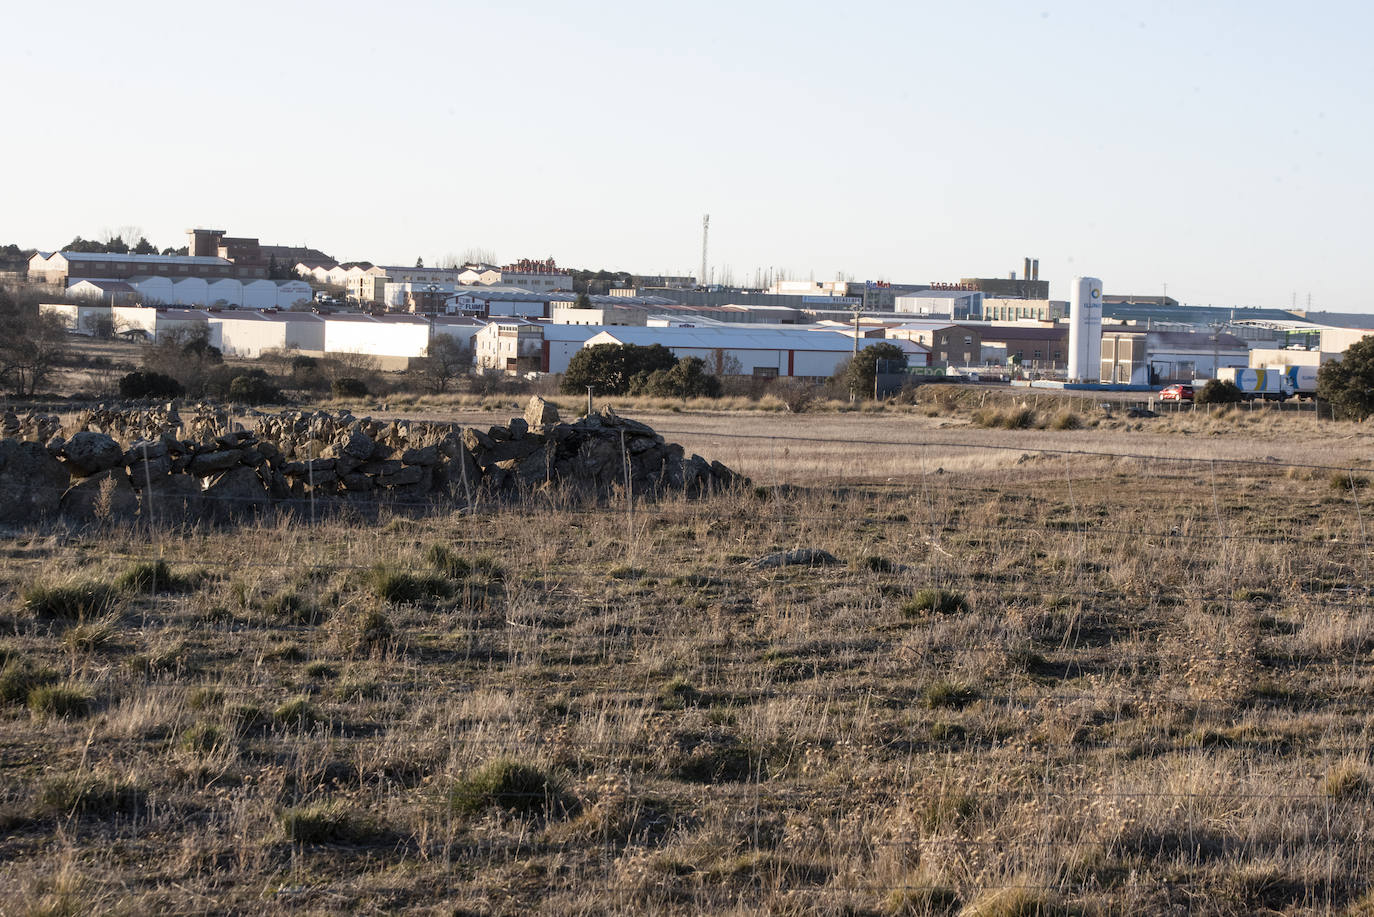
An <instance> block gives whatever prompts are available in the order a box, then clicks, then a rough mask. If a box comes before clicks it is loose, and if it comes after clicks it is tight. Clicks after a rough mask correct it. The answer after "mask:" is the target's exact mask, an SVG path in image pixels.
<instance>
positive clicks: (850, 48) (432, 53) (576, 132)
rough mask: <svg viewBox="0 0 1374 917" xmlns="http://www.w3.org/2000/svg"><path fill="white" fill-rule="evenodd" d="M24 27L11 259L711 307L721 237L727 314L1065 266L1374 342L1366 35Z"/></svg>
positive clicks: (643, 9)
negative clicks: (689, 300)
mask: <svg viewBox="0 0 1374 917" xmlns="http://www.w3.org/2000/svg"><path fill="white" fill-rule="evenodd" d="M5 26H6V31H7V32H9V34H10V36H11V38H10V40H9V41H8V42H6V45H7V47H6V51H5V53H4V54H0V85H4V86H6V87H8V88H9V89H10V98H11V100H12V106H13V107H12V109H11V114H10V117H8V118H6V119H5V122H4V126H3V127H0V141H3V142H0V165H3V166H4V170H5V173H6V175H7V177H6V179H5V180H4V181H3V182H0V244H4V243H7V242H16V243H18V244H19V245H21V246H25V247H35V248H40V249H45V250H47V249H54V248H58V247H61V246H62V245H63V244H65V243H66V242H67V241H68V240H70V239H71V238H72V237H73V236H76V235H82V236H85V237H87V238H100V237H101V236H102V235H103V234H104V233H107V232H111V231H113V230H117V229H119V228H121V227H130V226H132V227H138V228H140V229H142V230H143V231H144V232H146V234H147V236H148V238H149V239H150V240H152V241H153V242H154V243H155V244H157V245H158V246H159V247H162V246H169V245H177V246H179V245H183V244H185V230H186V229H187V228H189V227H192V226H211V227H214V228H218V229H224V230H226V231H228V232H229V233H230V234H231V235H245V236H254V237H257V238H258V239H260V240H261V241H262V242H263V243H270V244H307V245H310V246H313V247H315V248H319V249H322V250H324V251H326V252H328V253H330V254H331V255H333V256H334V257H336V258H339V259H341V260H368V261H373V262H375V263H379V264H414V263H415V259H416V258H417V257H422V258H424V259H425V263H427V264H433V263H436V262H437V261H439V260H440V259H443V258H445V257H447V256H457V255H461V254H463V253H465V252H468V251H471V250H474V249H478V250H485V251H489V252H492V253H494V254H495V256H496V257H497V259H498V260H499V261H502V262H505V261H513V260H517V259H520V258H547V257H550V256H552V257H554V258H556V259H557V260H558V262H559V264H560V265H565V266H572V267H584V268H592V269H596V268H606V269H611V270H627V271H631V272H635V273H669V274H691V275H696V274H698V273H699V271H700V263H701V241H702V234H701V226H702V216H703V215H704V214H707V213H709V214H710V215H711V229H710V242H709V256H708V260H709V264H710V270H711V274H712V276H713V279H715V280H717V281H720V280H723V279H728V278H733V280H734V281H735V282H737V283H752V282H753V281H754V279H755V278H756V276H759V275H767V274H769V273H770V272H771V273H772V274H774V275H782V276H787V277H790V278H792V279H807V278H811V277H814V278H815V279H817V280H828V279H834V278H836V277H837V276H843V277H845V278H852V279H854V280H889V281H894V282H908V283H929V282H932V281H952V280H957V279H959V278H961V277H975V276H976V277H998V276H1002V277H1005V276H1007V274H1008V273H1009V272H1011V271H1013V270H1014V271H1017V272H1018V273H1019V272H1020V271H1021V269H1022V259H1023V258H1025V257H1035V258H1039V260H1040V270H1041V277H1042V279H1048V280H1049V281H1050V284H1051V296H1052V297H1054V298H1068V295H1069V292H1068V291H1069V283H1070V281H1071V280H1072V278H1073V277H1075V276H1078V275H1090V276H1096V277H1100V278H1102V280H1103V285H1104V288H1105V289H1106V291H1107V292H1108V293H1149V294H1158V293H1163V292H1164V291H1165V290H1166V289H1167V292H1168V295H1170V296H1172V297H1175V298H1177V299H1180V300H1182V301H1184V302H1187V303H1190V304H1196V305H1209V304H1210V305H1218V306H1267V307H1290V306H1291V305H1293V304H1294V303H1295V302H1296V304H1297V306H1298V307H1299V308H1303V307H1306V306H1307V304H1308V302H1309V297H1310V303H1311V307H1312V308H1313V309H1329V310H1339V311H1374V296H1371V294H1370V293H1369V292H1368V287H1369V285H1368V284H1367V283H1366V282H1365V281H1363V280H1362V279H1361V278H1362V274H1361V271H1362V270H1363V269H1364V267H1365V266H1366V258H1367V255H1368V253H1369V250H1370V243H1371V232H1370V230H1369V222H1368V221H1369V220H1370V219H1371V217H1372V216H1374V179H1371V175H1370V169H1369V166H1368V160H1369V151H1370V150H1371V149H1374V136H1372V135H1374V55H1371V54H1369V53H1368V43H1369V40H1370V38H1369V36H1370V35H1371V34H1374V4H1370V3H1361V2H1346V3H1338V2H1325V0H1316V2H1311V3H1306V4H1297V3H1292V2H1291V0H1289V2H1284V3H1278V2H1268V0H1248V2H1224V0H1192V2H1136V3H1120V2H1113V0H1097V2H1078V0H1074V2H1058V0H1040V2H1015V0H966V2H962V3H950V2H942V3H928V2H924V0H910V2H902V3H897V2H892V3H880V2H866V0H853V2H850V3H847V4H821V3H813V2H808V0H795V2H789V3H773V2H751V0H735V2H729V3H727V2H716V0H699V2H695V3H690V4H659V3H646V2H643V0H638V2H619V0H612V2H596V0H586V2H583V3H578V4H568V3H564V2H530V0H505V2H499V3H487V2H467V0H456V2H417V0H392V2H390V3H386V4H379V3H376V2H366V3H363V2H349V0H343V2H330V3H324V2H300V0H285V2H277V3H262V2H256V0H247V2H240V3H237V4H186V3H164V2H160V0H153V2H144V0H133V2H130V3H125V4H111V3H108V2H99V3H93V2H88V0H67V2H64V3H63V4H62V14H61V15H60V16H59V15H56V14H55V13H54V12H53V9H52V8H51V7H50V6H48V5H44V4H39V3H35V2H29V3H25V4H22V5H19V6H17V7H12V8H9V9H7V11H6V15H5ZM14 36H20V37H21V38H15V37H14ZM22 36H29V37H28V38H22ZM40 38H41V40H40Z"/></svg>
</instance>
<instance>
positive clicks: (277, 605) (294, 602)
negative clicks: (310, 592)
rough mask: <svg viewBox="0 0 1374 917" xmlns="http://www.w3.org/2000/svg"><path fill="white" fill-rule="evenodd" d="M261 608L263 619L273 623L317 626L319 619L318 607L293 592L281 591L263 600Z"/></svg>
mask: <svg viewBox="0 0 1374 917" xmlns="http://www.w3.org/2000/svg"><path fill="white" fill-rule="evenodd" d="M261 608H262V613H263V617H265V618H267V620H268V621H270V622H274V623H282V624H318V623H319V622H320V619H321V612H320V609H319V606H317V605H315V604H314V603H312V602H309V601H306V599H305V598H304V597H302V596H301V594H300V593H298V592H296V591H294V590H283V591H282V592H278V593H276V594H274V595H272V596H270V597H269V598H267V599H264V600H263V602H262V606H261Z"/></svg>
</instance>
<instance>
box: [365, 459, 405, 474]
mask: <svg viewBox="0 0 1374 917" xmlns="http://www.w3.org/2000/svg"><path fill="white" fill-rule="evenodd" d="M400 470H401V463H400V461H399V460H397V459H387V460H386V461H384V462H365V463H363V464H362V465H360V466H358V471H360V472H361V473H363V474H395V473H396V472H398V471H400Z"/></svg>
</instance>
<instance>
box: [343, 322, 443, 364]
mask: <svg viewBox="0 0 1374 917" xmlns="http://www.w3.org/2000/svg"><path fill="white" fill-rule="evenodd" d="M436 330H437V329H436ZM428 348H429V324H428V323H427V322H413V323H411V322H362V321H327V322H325V334H324V349H325V350H326V351H327V352H329V353H365V354H369V355H372V356H378V357H421V356H424V354H425V351H426V350H427V349H428Z"/></svg>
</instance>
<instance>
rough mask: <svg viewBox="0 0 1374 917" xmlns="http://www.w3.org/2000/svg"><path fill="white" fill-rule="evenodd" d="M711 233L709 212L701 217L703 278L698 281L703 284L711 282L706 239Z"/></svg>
mask: <svg viewBox="0 0 1374 917" xmlns="http://www.w3.org/2000/svg"><path fill="white" fill-rule="evenodd" d="M710 234H711V215H710V214H709V213H708V214H706V215H705V216H703V217H702V218H701V280H700V281H698V282H699V283H700V284H701V285H702V286H707V285H709V284H710V279H709V278H708V277H707V276H706V240H707V238H708V237H709V236H710Z"/></svg>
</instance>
